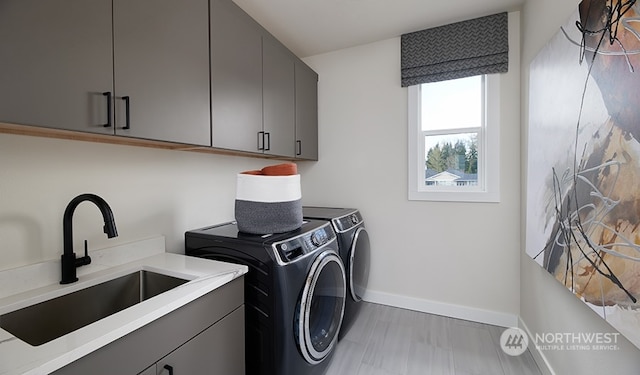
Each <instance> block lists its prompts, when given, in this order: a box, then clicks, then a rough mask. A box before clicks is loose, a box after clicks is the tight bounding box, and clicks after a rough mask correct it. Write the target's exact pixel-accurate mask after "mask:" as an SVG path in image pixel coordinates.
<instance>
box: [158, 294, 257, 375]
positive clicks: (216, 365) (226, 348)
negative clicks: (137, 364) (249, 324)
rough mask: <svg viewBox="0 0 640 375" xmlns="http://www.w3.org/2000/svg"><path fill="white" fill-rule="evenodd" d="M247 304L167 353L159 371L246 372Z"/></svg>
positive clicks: (167, 373)
mask: <svg viewBox="0 0 640 375" xmlns="http://www.w3.org/2000/svg"><path fill="white" fill-rule="evenodd" d="M244 370H245V366H244V307H241V308H238V309H237V310H236V311H234V312H232V313H231V314H229V315H227V316H226V317H224V318H223V319H222V320H221V321H219V322H218V323H216V324H214V325H213V326H211V327H209V328H208V329H207V330H206V331H204V332H202V333H201V334H199V335H198V336H196V337H194V338H193V339H191V340H190V341H189V342H187V343H186V344H184V345H183V346H181V347H179V348H178V349H176V350H175V351H173V352H172V353H171V354H169V355H168V356H166V357H164V358H163V359H162V360H160V361H159V362H158V363H157V364H156V374H158V375H172V372H171V371H174V372H175V374H225V375H244V372H245V371H244Z"/></svg>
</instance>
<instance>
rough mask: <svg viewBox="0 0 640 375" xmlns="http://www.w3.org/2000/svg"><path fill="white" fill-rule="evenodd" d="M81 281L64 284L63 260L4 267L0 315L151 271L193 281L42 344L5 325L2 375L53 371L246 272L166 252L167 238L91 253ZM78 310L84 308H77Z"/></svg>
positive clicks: (0, 282)
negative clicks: (27, 339) (20, 334)
mask: <svg viewBox="0 0 640 375" xmlns="http://www.w3.org/2000/svg"><path fill="white" fill-rule="evenodd" d="M89 255H90V256H91V258H92V263H91V264H90V265H87V266H83V267H80V268H78V269H77V270H78V278H79V281H78V282H76V283H73V284H67V285H60V284H59V279H60V272H61V271H60V261H50V262H44V263H39V264H36V265H31V266H27V267H21V268H17V269H12V270H7V271H0V315H2V314H5V313H7V312H10V311H14V310H17V309H20V308H22V307H26V306H30V305H33V304H35V303H38V302H42V301H45V300H48V299H51V298H55V297H58V296H61V295H64V294H68V293H70V292H73V291H76V290H79V289H84V288H86V287H89V286H92V285H96V284H99V283H102V282H104V281H107V280H111V279H113V278H116V277H119V276H123V275H127V274H129V273H132V272H135V271H139V270H147V271H154V272H158V273H162V274H166V275H169V276H174V277H178V278H182V279H186V280H190V281H189V282H187V283H185V284H182V285H180V286H178V287H176V288H174V289H171V290H169V291H167V292H165V293H162V294H160V295H158V296H155V297H153V298H151V299H148V300H146V301H143V302H140V303H138V304H136V305H134V306H132V307H129V308H127V309H125V310H122V311H120V312H118V313H115V314H113V315H110V316H108V317H106V318H104V319H101V320H99V321H97V322H95V323H92V324H90V325H88V326H85V327H83V328H80V329H78V330H76V331H74V332H71V333H69V334H67V335H65V336H62V337H60V338H57V339H55V340H52V341H50V342H48V343H45V344H42V345H40V346H32V345H30V344H28V343H26V342H24V341H21V340H20V339H18V338H17V337H15V336H13V335H12V334H10V333H9V332H7V331H5V330H3V329H1V328H0V374H2V375H5V374H7V375H8V374H38V375H41V374H48V373H50V372H52V371H55V370H57V369H59V368H62V367H64V366H65V365H67V364H69V363H71V362H73V361H75V360H77V359H79V358H81V357H83V356H85V355H87V354H89V353H91V352H93V351H95V350H97V349H99V348H101V347H103V346H105V345H107V344H109V343H111V342H113V341H115V340H117V339H119V338H121V337H123V336H125V335H127V334H128V333H130V332H133V331H135V330H136V329H138V328H140V327H142V326H144V325H146V324H148V323H150V322H152V321H154V320H156V319H158V318H160V317H162V316H163V315H166V314H168V313H170V312H172V311H174V310H176V309H178V308H179V307H181V306H183V305H185V304H187V303H189V302H191V301H193V300H195V299H197V298H199V297H201V296H203V295H205V294H207V293H209V292H211V291H212V290H214V289H216V288H218V287H220V286H222V285H224V284H226V283H228V282H230V281H232V280H234V279H236V278H238V277H240V276H242V275H243V274H245V273H246V272H247V271H248V269H247V267H246V266H241V265H237V264H232V263H224V262H217V261H212V260H206V259H201V258H193V257H188V256H184V255H179V254H172V253H166V252H165V249H164V237H157V238H152V239H147V240H143V241H137V242H133V243H131V244H126V245H120V246H117V247H114V248H109V249H102V250H96V251H93V252H91V251H90V252H89ZM78 308H82V307H81V306H78Z"/></svg>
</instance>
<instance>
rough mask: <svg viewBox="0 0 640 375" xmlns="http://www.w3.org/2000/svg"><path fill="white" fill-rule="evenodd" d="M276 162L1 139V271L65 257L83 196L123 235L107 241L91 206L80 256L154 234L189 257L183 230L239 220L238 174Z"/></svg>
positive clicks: (85, 208) (78, 230)
mask: <svg viewBox="0 0 640 375" xmlns="http://www.w3.org/2000/svg"><path fill="white" fill-rule="evenodd" d="M269 163H273V161H270V162H267V161H265V160H262V159H254V158H241V157H227V156H219V155H207V154H198V153H188V152H181V151H169V150H159V149H150V148H141V147H131V146H119V145H108V144H99V143H89V142H79V141H68V140H57V139H46V138H37V137H27V136H18V135H9V134H0V270H1V269H8V268H13V267H17V266H21V265H25V264H31V263H35V262H40V261H43V260H47V259H56V258H59V257H60V255H61V254H62V216H63V213H64V209H65V207H66V205H67V203H68V202H69V201H70V200H71V199H72V198H73V197H75V196H76V195H78V194H81V193H86V192H92V193H96V194H98V195H100V196H101V197H103V198H104V199H105V200H106V201H107V202H108V203H109V204H110V206H111V208H112V210H113V213H114V216H115V219H116V225H117V228H118V232H119V236H118V237H117V238H114V239H111V240H109V239H107V238H106V235H104V234H103V232H102V225H103V224H102V216H101V215H100V211H99V210H98V209H97V208H96V207H95V206H93V204H91V203H89V202H85V203H82V204H80V206H78V208H77V210H76V215H75V216H74V238H75V250H76V253H78V252H81V251H82V240H84V239H88V240H89V249H90V250H91V249H93V248H101V247H106V246H112V245H113V244H117V243H123V242H129V241H135V240H139V239H142V238H146V237H149V236H154V235H158V234H162V235H165V236H166V243H167V249H168V250H169V251H172V252H183V251H184V232H185V231H186V230H189V229H194V228H198V227H202V226H205V225H210V224H216V223H220V222H223V221H227V220H233V205H234V199H235V176H236V173H238V172H240V171H243V170H246V169H256V168H261V167H262V166H264V165H267V164H269Z"/></svg>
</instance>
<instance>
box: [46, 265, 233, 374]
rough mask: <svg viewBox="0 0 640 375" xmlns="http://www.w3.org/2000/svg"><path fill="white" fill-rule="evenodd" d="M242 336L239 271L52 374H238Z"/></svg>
mask: <svg viewBox="0 0 640 375" xmlns="http://www.w3.org/2000/svg"><path fill="white" fill-rule="evenodd" d="M244 339H245V336H244V278H243V277H241V278H238V279H236V280H234V281H232V282H230V283H229V284H226V285H224V286H222V287H220V288H218V289H216V290H214V291H212V292H211V293H209V294H207V295H205V296H203V297H200V298H199V299H197V300H195V301H193V302H191V303H189V304H187V305H185V306H183V307H181V308H179V309H178V310H176V311H174V312H172V313H170V314H168V315H165V316H164V317H162V318H159V319H157V320H155V321H153V322H151V323H149V324H148V325H146V326H144V327H142V328H140V329H138V330H136V331H134V332H132V333H130V334H128V335H126V336H124V337H122V338H120V339H119V340H117V341H115V342H113V343H111V344H109V345H107V346H105V347H103V348H101V349H99V350H97V351H95V352H93V353H91V354H89V355H87V356H85V357H83V358H80V359H78V360H77V361H75V362H73V363H71V364H69V365H67V366H65V367H63V368H62V369H60V370H58V371H56V372H54V373H53V374H56V375H86V374H92V375H103V374H104V375H107V374H109V375H112V374H143V375H152V374H162V375H169V374H170V369H172V370H173V373H174V374H225V375H244V373H245V357H244V353H245V351H244V344H245V342H244ZM167 366H169V367H167Z"/></svg>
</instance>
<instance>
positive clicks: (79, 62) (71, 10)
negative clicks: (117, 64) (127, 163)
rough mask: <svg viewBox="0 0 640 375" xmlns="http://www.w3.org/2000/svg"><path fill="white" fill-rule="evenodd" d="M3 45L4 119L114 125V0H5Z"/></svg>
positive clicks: (0, 91) (62, 125)
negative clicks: (110, 101) (111, 97)
mask: <svg viewBox="0 0 640 375" xmlns="http://www.w3.org/2000/svg"><path fill="white" fill-rule="evenodd" d="M0 46H1V48H0V66H1V67H2V68H1V69H0V122H9V123H15V124H26V125H37V126H43V127H51V128H59V129H70V130H79V131H84V132H94V133H105V132H108V131H111V132H113V129H112V128H110V129H107V128H105V127H104V125H105V124H107V123H108V122H109V121H110V114H109V112H108V111H107V108H108V104H107V96H104V95H103V93H104V92H113V54H112V37H111V0H55V1H53V0H2V1H0Z"/></svg>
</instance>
